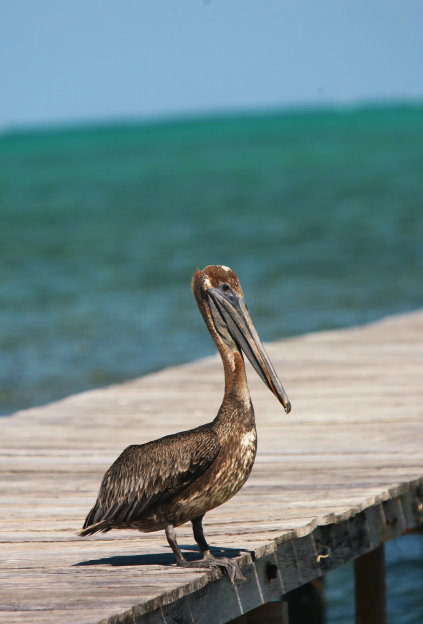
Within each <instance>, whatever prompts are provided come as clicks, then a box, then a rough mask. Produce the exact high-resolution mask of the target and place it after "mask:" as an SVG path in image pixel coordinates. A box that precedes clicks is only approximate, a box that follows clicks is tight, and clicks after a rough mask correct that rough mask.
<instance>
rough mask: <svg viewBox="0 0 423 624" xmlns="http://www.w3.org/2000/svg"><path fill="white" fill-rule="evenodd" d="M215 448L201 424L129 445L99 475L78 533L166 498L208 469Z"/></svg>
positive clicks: (127, 519) (122, 520)
mask: <svg viewBox="0 0 423 624" xmlns="http://www.w3.org/2000/svg"><path fill="white" fill-rule="evenodd" d="M219 450H220V445H219V441H218V438H217V435H216V434H215V433H214V431H213V430H211V429H205V428H203V427H198V428H197V429H193V430H191V431H184V432H182V433H177V434H175V435H170V436H166V437H165V438H161V439H160V440H154V441H153V442H147V444H141V445H133V446H128V448H126V449H125V450H124V451H123V453H122V454H121V455H120V456H119V457H118V458H117V460H116V461H115V462H114V464H112V466H111V467H110V468H109V469H108V470H107V472H106V474H105V475H104V477H103V482H102V484H101V487H100V492H99V495H98V498H97V502H96V503H95V505H94V507H93V508H92V509H91V511H90V513H89V514H88V516H87V517H86V519H85V522H84V527H83V531H82V534H85V535H88V534H89V533H91V532H94V531H95V530H100V531H101V530H108V529H107V528H106V524H107V522H110V523H112V524H115V523H118V524H126V523H128V524H130V523H131V521H132V520H135V519H137V518H139V517H140V516H141V514H143V513H145V512H146V511H147V510H148V509H149V508H150V507H151V506H152V505H154V504H157V503H159V502H162V503H163V502H166V501H168V500H171V499H172V498H173V496H175V495H176V494H177V493H179V492H181V491H183V490H184V489H185V488H187V487H188V486H189V485H190V484H191V483H193V482H194V481H195V480H196V479H198V477H199V476H200V475H202V474H203V473H204V472H205V471H206V470H207V468H208V467H209V466H210V465H211V464H212V463H213V461H214V460H215V458H216V456H217V455H218V453H219ZM103 522H104V523H105V524H104V526H103V527H101V526H99V527H98V529H94V531H89V530H88V531H84V529H87V528H88V527H91V526H92V525H97V524H98V523H103Z"/></svg>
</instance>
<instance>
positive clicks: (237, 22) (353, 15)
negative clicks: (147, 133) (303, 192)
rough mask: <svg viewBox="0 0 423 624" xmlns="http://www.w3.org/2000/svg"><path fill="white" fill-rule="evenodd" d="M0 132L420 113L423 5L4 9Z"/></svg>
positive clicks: (7, 5)
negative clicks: (296, 110) (331, 110)
mask: <svg viewBox="0 0 423 624" xmlns="http://www.w3.org/2000/svg"><path fill="white" fill-rule="evenodd" d="M0 15H1V20H0V85H1V93H0V128H9V127H15V126H22V125H34V124H35V125H36V124H43V125H44V124H51V123H53V124H57V123H63V122H65V123H67V122H79V121H91V120H111V119H126V118H145V117H146V118H149V117H157V116H166V115H172V116H173V115H179V114H192V113H204V112H212V111H225V110H243V109H255V108H259V109H262V108H276V107H286V106H288V107H292V106H297V105H300V106H309V105H316V104H317V105H322V104H326V103H335V104H347V105H350V104H355V103H357V102H363V101H372V100H398V99H416V98H417V99H419V100H422V99H423V63H422V61H423V36H422V32H423V2H422V1H421V0H349V1H345V0H319V1H316V0H290V1H285V0H148V1H147V0H119V1H117V0H72V1H71V2H69V0H0Z"/></svg>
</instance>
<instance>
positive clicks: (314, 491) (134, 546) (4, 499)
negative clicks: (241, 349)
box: [0, 310, 423, 624]
mask: <svg viewBox="0 0 423 624" xmlns="http://www.w3.org/2000/svg"><path fill="white" fill-rule="evenodd" d="M422 336H423V310H422V311H416V312H411V313H407V314H403V315H399V316H396V317H388V318H385V319H382V320H380V321H377V322H374V323H371V324H369V325H365V326H362V327H354V328H348V329H342V330H336V331H326V332H318V333H314V334H309V335H305V336H299V337H295V338H290V339H287V340H282V341H278V342H275V343H272V344H269V345H267V350H268V353H269V356H270V358H271V360H272V361H273V363H274V365H275V368H276V370H278V372H280V375H281V378H282V381H283V383H284V386H285V387H286V389H287V391H288V394H289V396H290V399H291V401H292V404H293V410H292V413H291V414H289V415H286V414H285V413H284V412H283V410H282V409H281V408H280V406H279V405H278V404H277V402H276V401H275V398H274V396H273V395H272V394H271V393H270V392H269V391H268V389H267V388H266V387H265V386H264V384H263V383H262V382H261V380H260V379H259V378H258V377H257V375H255V374H254V373H253V374H251V375H249V385H250V389H251V394H252V399H253V403H254V407H255V411H256V420H257V429H258V453H257V458H256V463H255V466H254V468H253V471H252V474H251V476H250V478H249V480H248V481H247V483H246V484H245V486H244V487H243V488H242V489H241V491H240V492H239V493H238V494H237V495H236V496H235V497H234V498H233V499H231V500H230V501H228V502H227V503H226V504H225V505H222V506H221V507H218V508H216V509H214V510H212V511H211V512H209V513H208V514H207V515H206V518H205V532H206V536H207V538H208V541H209V543H210V544H211V546H212V547H215V548H218V549H221V553H222V554H224V555H226V556H235V555H236V553H242V556H241V557H240V563H241V567H242V569H243V572H244V574H245V577H246V580H245V581H243V582H237V583H236V584H235V585H231V583H230V582H229V580H228V579H227V578H226V577H225V576H222V575H221V573H220V572H219V570H211V571H205V572H203V571H200V570H198V569H195V570H194V569H191V568H183V569H181V568H177V567H176V566H175V563H174V558H173V556H172V553H171V552H170V550H169V548H168V545H167V543H166V540H165V537H164V535H163V532H158V533H151V534H144V535H142V534H139V533H137V532H136V531H121V532H119V531H113V532H111V533H107V534H106V535H95V536H92V537H89V538H85V539H82V538H80V537H78V536H77V535H76V531H77V529H78V528H80V527H81V524H82V522H83V519H84V517H85V515H86V513H87V512H88V510H89V509H90V507H91V506H92V504H93V502H94V500H95V497H96V495H97V492H98V487H99V484H100V481H101V478H102V476H103V474H104V472H105V470H106V469H107V468H108V467H109V466H110V464H111V463H112V461H113V460H114V459H115V458H116V457H117V456H118V455H119V453H120V452H121V451H122V450H123V448H125V447H126V446H128V445H129V444H134V443H142V442H146V441H147V440H151V439H155V438H158V437H160V436H162V435H166V434H168V433H172V432H175V431H181V430H183V429H189V428H192V427H195V426H198V425H199V424H202V423H204V422H208V421H209V420H210V419H211V418H213V417H214V415H215V414H216V412H217V409H218V407H219V403H220V400H221V396H222V388H223V376H222V369H221V363H220V361H219V359H218V357H210V358H205V359H203V360H200V361H197V362H193V363H190V364H185V365H182V366H177V367H173V368H169V369H167V370H164V371H160V372H158V373H154V374H151V375H147V376H145V377H141V378H139V379H135V380H131V381H128V382H125V383H123V384H118V385H115V386H110V387H109V388H103V389H98V390H92V391H89V392H85V393H82V394H79V395H74V396H71V397H67V398H65V399H62V400H61V401H57V402H55V403H52V404H50V405H45V406H40V407H34V408H32V409H30V410H25V411H22V412H19V413H16V414H14V415H12V416H10V417H5V418H2V419H0V440H1V442H2V444H1V445H0V482H1V488H0V515H1V520H0V549H1V555H2V566H0V624H23V623H26V622H31V624H58V623H60V624H98V623H100V622H101V623H102V624H121V623H128V624H129V623H131V624H136V623H142V624H144V623H145V624H159V623H160V624H193V623H195V624H226V623H228V622H230V621H231V620H233V619H235V618H238V617H240V616H242V617H241V621H239V622H238V623H236V624H250V622H248V618H249V616H245V617H244V614H248V613H251V611H252V610H254V609H257V608H259V609H260V605H266V604H269V602H272V601H280V600H281V598H282V597H284V596H285V597H286V596H287V594H289V592H291V591H293V590H294V591H297V588H300V587H306V586H307V584H309V583H314V584H316V583H317V582H318V579H319V578H321V577H322V576H323V575H324V574H325V573H326V572H328V571H330V570H333V569H335V568H337V567H339V566H341V565H344V564H345V563H348V562H349V561H352V560H356V561H357V562H358V563H357V566H356V569H357V571H358V573H359V574H362V572H360V568H361V569H362V568H363V566H362V565H361V564H363V565H365V564H366V557H367V554H368V553H371V552H373V553H374V555H375V556H374V557H370V558H368V559H367V561H368V564H369V566H373V569H374V570H379V576H380V570H381V569H382V566H381V561H382V558H381V550H379V551H378V552H376V553H375V550H377V549H378V548H380V547H381V545H382V544H383V543H384V542H386V541H387V540H390V539H393V538H396V537H398V536H401V535H404V534H406V533H407V532H409V531H413V530H414V529H417V528H419V527H422V526H423V445H422V439H423V384H422V379H423V342H422ZM177 533H178V539H179V543H180V544H181V546H182V548H183V549H184V550H185V552H187V553H188V554H189V553H190V552H191V553H193V552H194V551H195V545H194V540H193V536H192V531H191V527H190V526H189V525H184V526H181V527H178V529H177ZM191 556H194V555H192V554H191ZM361 557H364V558H363V559H362V560H361V561H359V560H360V558H361ZM253 559H254V560H253ZM379 580H380V579H379ZM382 585H383V584H380V586H382ZM360 595H361V598H360ZM357 598H358V600H359V601H361V602H363V600H364V602H366V601H367V598H366V595H365V592H361V593H360V592H359V593H358V595H357ZM381 604H382V603H379V607H378V609H379V612H380V613H382V612H383V609H382V607H381V606H380V605H381ZM281 606H283V607H286V602H285V600H284V602H283V603H282V605H281ZM267 610H268V611H269V608H267ZM270 611H271V609H270ZM270 611H269V613H270ZM285 611H286V609H285ZM281 612H283V609H282V611H281ZM360 612H361V611H360ZM274 613H275V614H276V615H275V617H277V613H278V608H276V609H274ZM363 613H364V610H363ZM360 617H361V616H360ZM363 617H365V616H363ZM285 620H286V617H283V619H282V621H283V622H284V624H285ZM252 622H253V620H252ZM252 622H251V624H252ZM357 624H358V623H357ZM360 624H361V623H360ZM362 624H368V623H367V622H365V620H364V621H363V623H362ZM372 624H375V623H373V622H372ZM378 624H382V623H381V622H380V623H378Z"/></svg>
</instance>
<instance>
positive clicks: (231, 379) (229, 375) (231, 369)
mask: <svg viewBox="0 0 423 624" xmlns="http://www.w3.org/2000/svg"><path fill="white" fill-rule="evenodd" d="M219 351H220V355H221V357H222V362H223V369H224V372H225V395H224V399H223V400H224V401H225V399H226V400H230V399H236V400H237V401H241V402H242V403H245V404H246V405H249V404H250V402H251V399H250V391H249V390H248V385H247V375H246V373H245V364H244V358H243V357H242V355H241V353H240V352H239V351H231V350H229V349H228V350H224V351H223V350H222V349H219Z"/></svg>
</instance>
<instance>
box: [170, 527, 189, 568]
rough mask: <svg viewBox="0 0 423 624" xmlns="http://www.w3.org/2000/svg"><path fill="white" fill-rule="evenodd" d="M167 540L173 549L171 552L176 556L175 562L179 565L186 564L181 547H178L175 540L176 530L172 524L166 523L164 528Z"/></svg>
mask: <svg viewBox="0 0 423 624" xmlns="http://www.w3.org/2000/svg"><path fill="white" fill-rule="evenodd" d="M165 532H166V537H167V541H168V542H169V546H170V547H171V549H172V550H173V554H174V555H175V557H176V563H177V564H178V565H180V566H186V565H188V561H187V560H186V559H185V557H184V556H183V554H182V552H181V549H180V548H179V545H178V542H177V541H176V531H175V529H174V528H173V524H168V525H167V526H166V528H165Z"/></svg>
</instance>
